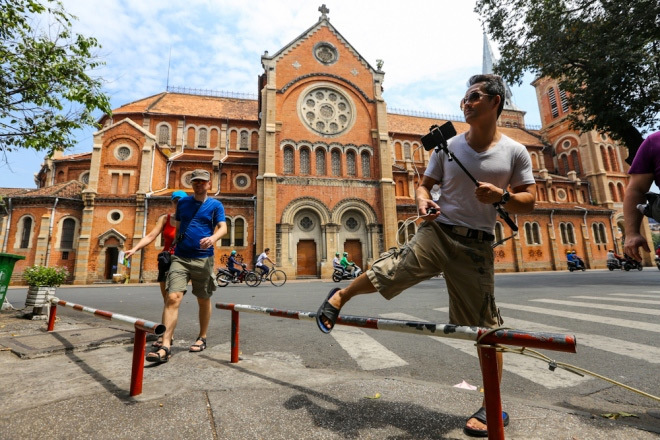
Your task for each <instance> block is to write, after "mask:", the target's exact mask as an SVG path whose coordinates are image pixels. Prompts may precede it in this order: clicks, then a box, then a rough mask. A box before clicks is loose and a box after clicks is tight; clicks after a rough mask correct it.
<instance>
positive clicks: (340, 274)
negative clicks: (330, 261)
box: [332, 263, 362, 283]
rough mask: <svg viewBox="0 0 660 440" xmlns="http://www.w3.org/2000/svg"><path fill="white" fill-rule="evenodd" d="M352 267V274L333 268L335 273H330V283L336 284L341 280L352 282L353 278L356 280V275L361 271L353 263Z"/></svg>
mask: <svg viewBox="0 0 660 440" xmlns="http://www.w3.org/2000/svg"><path fill="white" fill-rule="evenodd" d="M352 266H353V267H354V269H353V273H352V274H351V273H350V272H348V271H347V270H343V269H340V268H338V267H335V271H334V272H333V273H332V281H334V282H335V283H338V282H340V281H341V280H352V279H353V278H357V277H358V275H360V274H361V273H362V269H360V267H359V266H357V265H356V264H355V263H353V264H352Z"/></svg>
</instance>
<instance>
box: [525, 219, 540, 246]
mask: <svg viewBox="0 0 660 440" xmlns="http://www.w3.org/2000/svg"><path fill="white" fill-rule="evenodd" d="M525 238H526V240H527V244H530V245H532V244H541V231H540V228H539V224H538V223H536V222H534V223H525Z"/></svg>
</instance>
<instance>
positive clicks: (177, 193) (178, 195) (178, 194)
mask: <svg viewBox="0 0 660 440" xmlns="http://www.w3.org/2000/svg"><path fill="white" fill-rule="evenodd" d="M186 196H188V194H186V192H185V191H181V190H177V191H174V192H173V193H172V201H174V200H177V199H180V198H182V197H186Z"/></svg>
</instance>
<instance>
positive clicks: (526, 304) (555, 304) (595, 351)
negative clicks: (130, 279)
mask: <svg viewBox="0 0 660 440" xmlns="http://www.w3.org/2000/svg"><path fill="white" fill-rule="evenodd" d="M659 282H660V271H658V270H657V269H656V268H655V267H647V268H644V270H643V271H641V272H637V271H634V272H623V271H614V272H609V271H604V270H588V271H586V272H573V273H569V272H568V271H562V272H543V273H516V274H498V275H497V276H496V298H497V303H498V305H499V306H500V308H501V310H502V315H503V317H504V320H505V322H504V325H505V326H507V327H511V328H518V329H522V330H530V331H552V332H560V333H569V334H576V335H577V341H578V353H577V354H567V353H558V352H548V351H546V352H544V354H546V355H547V356H548V357H550V358H552V359H554V360H557V361H559V362H566V363H569V364H572V365H576V366H579V367H580V368H584V369H586V370H590V371H593V372H595V373H598V374H600V375H602V376H605V377H608V378H611V379H613V380H616V381H620V382H622V383H624V384H626V385H628V386H631V387H634V388H638V389H641V390H643V391H645V392H647V393H650V394H652V395H655V396H659V395H660V381H659V380H658V364H659V363H660V348H659V347H660V344H658V342H657V341H658V333H659V332H660V320H659V319H658V316H659V315H660V286H658V284H659ZM345 284H346V282H343V283H342V285H345ZM338 285H339V284H336V283H332V282H320V281H308V282H288V283H287V284H286V285H285V286H283V287H279V288H276V287H272V286H269V285H261V286H259V287H256V288H250V287H248V286H245V285H243V284H241V285H238V286H234V285H230V286H228V287H225V288H218V290H217V291H216V294H215V295H214V297H213V300H214V303H215V302H225V303H238V304H252V305H259V306H266V307H276V308H280V309H287V310H303V311H316V309H317V308H318V306H319V305H320V303H321V301H322V299H323V298H324V297H325V296H326V295H327V292H328V291H329V289H330V288H332V287H335V286H338ZM25 292H26V289H24V288H12V289H10V290H9V292H8V295H7V296H8V299H9V301H10V302H11V303H12V305H13V306H14V307H16V308H20V307H22V305H23V303H24V300H25ZM57 295H58V296H59V297H60V298H61V299H65V300H67V301H71V302H74V303H78V304H83V305H87V306H90V307H94V308H98V309H103V310H108V311H112V312H117V313H124V314H127V315H131V316H135V317H139V318H144V319H149V320H153V321H160V314H161V304H162V302H161V297H160V293H159V289H158V286H156V285H148V286H138V285H121V286H118V285H105V286H94V287H61V288H59V289H58V291H57ZM447 307H448V298H447V294H446V285H445V282H444V280H443V279H442V278H434V279H431V280H428V281H425V282H423V283H421V284H419V285H418V286H416V287H414V288H411V289H409V290H408V291H406V292H404V293H403V294H401V295H399V296H398V297H396V298H395V299H393V300H391V301H386V300H384V299H383V298H382V297H381V296H380V295H379V294H373V295H362V296H359V297H357V298H355V299H354V300H353V301H351V302H350V303H349V304H348V305H347V306H346V307H345V308H344V310H342V313H345V314H350V315H360V316H374V317H387V318H394V319H415V320H423V321H432V322H438V323H446V322H447V321H448V314H447ZM59 313H66V314H78V315H80V318H81V319H83V320H89V321H94V320H97V319H96V318H93V317H89V316H88V315H85V314H81V313H78V312H75V311H72V310H70V309H62V308H60V310H58V314H59ZM196 314H197V306H196V301H195V298H194V297H193V296H192V295H191V294H187V295H186V296H185V298H184V302H183V305H182V307H181V311H180V317H179V325H178V327H177V330H176V332H175V344H177V345H182V346H188V345H189V344H190V343H192V342H193V341H194V339H195V337H196V336H197V317H196V316H197V315H196ZM97 321H98V320H97ZM104 325H105V323H104ZM230 329H231V323H230V312H228V311H223V310H218V309H214V312H213V318H212V322H211V328H210V331H209V336H208V344H209V345H220V344H224V343H227V342H228V341H229V339H230ZM240 348H241V351H242V352H243V353H247V354H254V353H264V352H270V353H275V354H277V355H281V356H287V357H291V356H294V357H296V358H298V359H300V361H301V362H302V363H303V364H304V365H305V366H307V367H308V368H321V367H324V368H333V369H336V370H337V371H342V370H356V369H357V370H366V371H370V372H371V373H372V374H374V375H381V376H403V377H408V378H419V379H423V380H427V381H434V382H439V383H443V384H448V385H454V384H458V383H461V382H462V381H465V382H467V383H468V384H471V385H475V386H480V385H481V373H480V371H479V369H478V361H477V359H476V357H475V354H476V349H475V348H474V347H473V345H472V343H471V342H467V341H459V340H450V339H446V338H442V339H440V338H436V337H432V338H431V337H428V336H414V335H410V334H403V333H395V332H388V331H376V330H361V329H355V328H352V327H337V329H335V331H333V333H332V334H331V335H323V334H321V333H320V332H319V330H318V329H317V328H316V326H315V324H313V323H311V322H308V321H296V320H291V319H285V318H279V317H270V316H266V315H254V314H247V313H242V314H241V322H240ZM504 359H505V373H504V377H503V383H502V395H503V398H504V401H506V396H507V395H510V396H516V397H518V398H523V399H530V400H534V401H538V402H543V403H547V404H548V405H562V406H565V407H573V408H578V409H586V410H589V409H590V408H593V407H598V406H599V405H598V404H597V403H596V402H597V401H602V400H604V401H606V402H609V403H612V404H615V405H617V406H618V407H620V408H621V410H622V411H626V412H635V411H636V412H638V413H641V412H646V411H647V410H648V409H650V408H656V409H657V408H658V407H659V406H660V405H659V404H658V402H657V401H653V400H652V399H649V398H648V397H643V396H640V395H639V394H636V393H634V392H631V391H628V390H624V389H623V388H620V387H618V386H615V385H612V384H610V383H607V382H605V381H603V380H600V379H595V378H591V377H589V376H586V377H580V376H578V375H575V374H572V373H568V372H566V371H563V370H559V369H558V370H556V371H555V372H550V371H549V369H548V366H547V364H545V363H543V362H541V361H537V360H533V359H530V358H527V357H524V356H520V355H516V354H506V355H505V358H504Z"/></svg>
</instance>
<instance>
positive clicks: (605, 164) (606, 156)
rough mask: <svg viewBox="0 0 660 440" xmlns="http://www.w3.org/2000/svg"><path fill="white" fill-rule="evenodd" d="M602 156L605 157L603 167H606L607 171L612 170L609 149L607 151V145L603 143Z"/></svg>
mask: <svg viewBox="0 0 660 440" xmlns="http://www.w3.org/2000/svg"><path fill="white" fill-rule="evenodd" d="M600 157H601V158H602V159H603V167H605V171H610V161H609V155H608V154H607V151H605V147H603V146H602V145H601V146H600Z"/></svg>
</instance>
